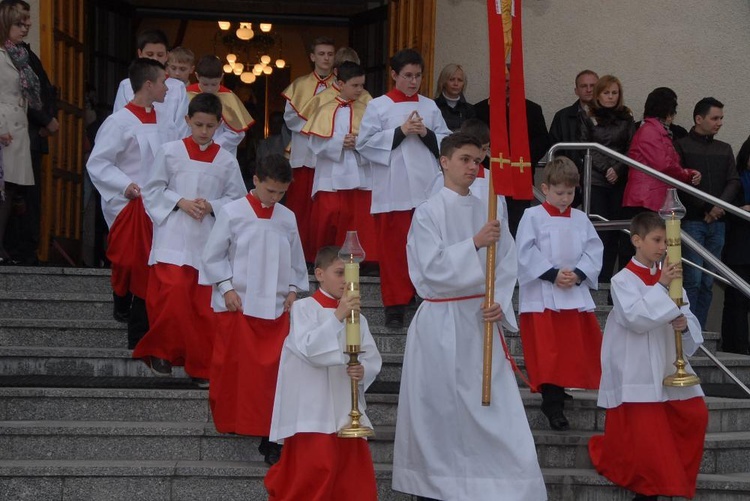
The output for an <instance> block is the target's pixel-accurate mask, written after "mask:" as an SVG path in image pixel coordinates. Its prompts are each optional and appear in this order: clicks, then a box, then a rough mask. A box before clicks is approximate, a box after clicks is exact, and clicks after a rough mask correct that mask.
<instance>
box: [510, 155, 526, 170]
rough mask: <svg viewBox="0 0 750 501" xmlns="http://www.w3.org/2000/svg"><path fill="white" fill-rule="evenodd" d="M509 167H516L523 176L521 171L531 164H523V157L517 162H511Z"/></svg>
mask: <svg viewBox="0 0 750 501" xmlns="http://www.w3.org/2000/svg"><path fill="white" fill-rule="evenodd" d="M510 166H511V167H518V168H519V169H521V174H523V169H524V168H526V167H531V163H529V162H524V161H523V157H521V158H519V159H518V162H511V163H510Z"/></svg>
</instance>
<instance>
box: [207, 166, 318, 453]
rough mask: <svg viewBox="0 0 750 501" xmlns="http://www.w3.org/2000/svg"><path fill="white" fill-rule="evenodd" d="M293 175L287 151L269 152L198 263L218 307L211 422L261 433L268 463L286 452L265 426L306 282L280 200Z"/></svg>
mask: <svg viewBox="0 0 750 501" xmlns="http://www.w3.org/2000/svg"><path fill="white" fill-rule="evenodd" d="M291 181H292V169H291V167H290V166H289V162H288V161H287V160H286V159H285V158H284V157H283V156H281V155H271V156H268V157H266V158H264V159H263V161H262V162H260V163H259V164H258V167H257V169H256V171H255V175H254V176H253V184H254V185H255V188H254V189H253V190H252V191H251V192H250V193H249V194H248V195H247V197H243V198H240V199H239V200H235V201H233V202H230V203H228V204H226V205H225V206H224V207H222V209H221V210H220V211H219V214H217V217H216V223H214V227H213V229H212V230H211V233H210V235H209V237H208V241H207V242H206V247H205V248H204V250H203V257H202V267H201V269H200V280H201V283H211V284H214V288H213V294H212V298H211V306H212V308H213V310H214V311H215V312H217V313H218V314H217V315H216V317H217V320H216V323H217V326H216V332H217V335H216V338H215V340H214V352H213V359H212V363H211V376H210V379H211V388H210V390H209V402H210V404H211V412H212V414H213V418H214V424H215V425H216V429H217V431H219V432H221V433H237V434H241V435H252V436H259V437H263V438H262V440H261V444H260V447H259V448H258V450H259V451H260V453H261V454H263V455H264V456H265V459H266V462H267V463H269V464H273V463H275V462H276V461H278V459H279V455H280V453H281V450H280V447H279V446H278V445H277V444H274V443H270V442H269V441H268V433H269V431H270V428H271V413H272V410H273V400H274V393H275V390H276V375H277V373H278V370H279V358H280V357H281V349H282V347H283V345H284V339H285V338H286V336H287V334H289V309H290V308H291V306H292V303H293V302H294V300H295V299H296V297H297V291H298V290H304V291H306V290H307V289H308V286H309V284H308V279H307V267H306V266H305V259H304V256H303V254H302V243H301V242H300V238H299V233H298V231H297V221H296V220H295V218H294V214H293V213H292V212H291V211H290V210H289V209H287V208H286V207H284V206H283V205H279V204H278V203H277V202H278V201H279V200H281V198H282V197H283V196H284V193H286V190H287V188H288V187H289V184H290V183H291Z"/></svg>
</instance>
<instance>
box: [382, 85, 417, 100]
mask: <svg viewBox="0 0 750 501" xmlns="http://www.w3.org/2000/svg"><path fill="white" fill-rule="evenodd" d="M386 96H388V97H389V98H391V101H393V102H394V103H408V102H417V101H419V92H415V93H414V94H412V95H411V96H407V95H406V94H404V93H403V92H401V91H400V90H398V89H397V88H395V87H394V88H392V89H391V90H390V91H388V93H387V94H386Z"/></svg>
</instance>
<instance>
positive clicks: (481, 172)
mask: <svg viewBox="0 0 750 501" xmlns="http://www.w3.org/2000/svg"><path fill="white" fill-rule="evenodd" d="M485 170H486V169H485V168H484V167H482V166H481V165H480V166H479V172H477V177H487V174H486V173H485V172H484V171H485Z"/></svg>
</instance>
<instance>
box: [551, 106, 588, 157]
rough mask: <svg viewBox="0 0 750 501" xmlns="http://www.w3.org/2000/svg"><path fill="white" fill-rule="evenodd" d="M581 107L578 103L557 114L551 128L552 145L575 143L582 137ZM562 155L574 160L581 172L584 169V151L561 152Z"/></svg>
mask: <svg viewBox="0 0 750 501" xmlns="http://www.w3.org/2000/svg"><path fill="white" fill-rule="evenodd" d="M580 112H581V105H580V103H579V101H576V102H575V103H573V104H572V105H571V106H568V107H566V108H563V109H561V110H560V111H558V112H557V113H555V116H554V118H553V119H552V125H550V126H549V139H550V143H552V144H556V143H574V142H578V141H579V140H580V137H581V117H580ZM559 151H560V155H565V156H566V157H568V158H570V159H571V160H573V161H574V162H575V163H576V165H577V166H578V168H579V170H580V169H581V168H582V167H583V157H584V152H583V151H582V150H559Z"/></svg>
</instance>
